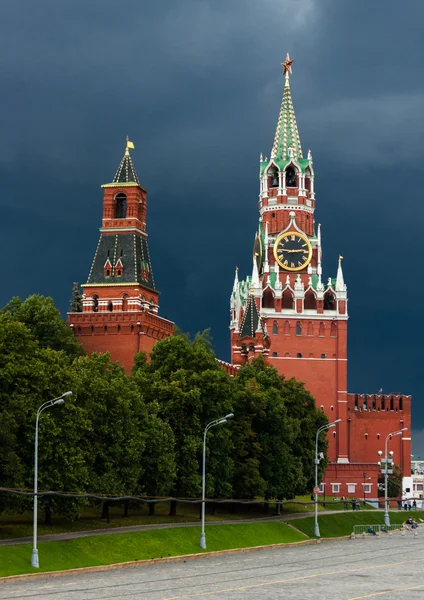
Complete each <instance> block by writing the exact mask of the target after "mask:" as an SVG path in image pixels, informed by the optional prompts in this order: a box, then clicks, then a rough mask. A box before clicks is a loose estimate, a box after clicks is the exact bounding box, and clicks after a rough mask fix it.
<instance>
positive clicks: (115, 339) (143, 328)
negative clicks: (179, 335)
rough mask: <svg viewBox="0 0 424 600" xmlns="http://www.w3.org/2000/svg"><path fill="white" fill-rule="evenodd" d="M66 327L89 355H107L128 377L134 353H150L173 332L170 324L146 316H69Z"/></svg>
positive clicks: (86, 313)
mask: <svg viewBox="0 0 424 600" xmlns="http://www.w3.org/2000/svg"><path fill="white" fill-rule="evenodd" d="M68 325H69V326H70V327H72V328H73V331H74V335H75V337H76V338H78V339H79V341H80V342H81V343H82V345H83V346H84V348H85V349H86V350H87V352H88V353H89V354H91V353H92V352H109V353H110V356H111V358H112V360H116V361H118V362H119V363H120V364H121V365H122V366H123V367H124V368H125V370H126V371H127V372H128V373H129V372H130V371H131V368H132V365H133V362H134V355H135V354H136V353H137V352H140V351H141V350H143V351H144V352H147V353H150V352H151V351H152V349H153V346H154V345H155V343H156V342H157V341H158V340H161V339H163V338H165V337H168V336H170V335H172V333H173V331H174V323H172V322H171V321H167V320H166V319H163V318H162V317H159V316H157V315H154V314H150V313H149V312H131V311H127V312H118V311H117V312H113V313H109V312H102V313H101V312H97V313H94V312H90V313H88V312H82V313H69V314H68Z"/></svg>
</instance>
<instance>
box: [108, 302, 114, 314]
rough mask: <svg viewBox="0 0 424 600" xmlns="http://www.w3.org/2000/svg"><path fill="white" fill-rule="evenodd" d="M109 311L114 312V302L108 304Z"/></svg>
mask: <svg viewBox="0 0 424 600" xmlns="http://www.w3.org/2000/svg"><path fill="white" fill-rule="evenodd" d="M107 309H108V311H109V312H112V311H113V303H112V302H109V303H108V305H107Z"/></svg>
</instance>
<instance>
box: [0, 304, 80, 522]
mask: <svg viewBox="0 0 424 600" xmlns="http://www.w3.org/2000/svg"><path fill="white" fill-rule="evenodd" d="M0 381H1V385H0V480H1V481H2V484H3V485H5V486H9V487H29V488H31V487H32V484H33V465H34V435H35V417H36V413H37V410H38V408H39V407H40V405H41V404H42V403H43V402H45V401H46V400H49V399H51V398H54V397H56V396H59V395H61V394H62V393H63V392H65V391H67V390H68V389H72V383H73V378H72V373H71V369H70V363H69V360H68V358H67V357H66V355H65V354H64V353H63V352H55V351H53V350H50V349H46V348H41V347H40V346H39V344H38V343H37V341H35V340H34V339H33V336H32V334H31V331H30V330H29V329H28V328H27V327H26V326H25V325H24V324H23V323H20V322H18V321H15V320H13V317H12V315H11V314H9V313H7V312H5V313H1V314H0ZM69 404H72V399H69V398H68V399H67V403H66V405H65V406H66V408H64V409H62V410H61V409H59V408H58V407H55V408H52V409H51V410H46V411H45V412H43V414H42V416H41V417H40V423H39V467H40V468H39V488H40V489H46V488H48V489H55V490H56V489H59V490H66V489H69V490H73V489H78V487H79V486H81V484H82V482H83V481H84V461H83V457H82V456H81V452H80V448H79V445H78V442H79V439H80V437H81V433H80V432H79V431H78V419H77V418H76V416H75V414H74V413H73V411H72V410H71V408H70V406H69ZM2 502H3V509H4V508H8V509H9V510H12V509H13V510H14V511H15V512H19V510H24V509H25V508H26V507H28V505H29V501H28V500H27V501H24V500H21V499H20V498H19V497H17V496H9V495H7V496H6V495H4V496H2ZM52 504H53V501H52V500H49V501H45V500H44V499H41V500H40V508H41V509H42V508H46V507H51V506H52ZM67 506H68V507H70V511H71V512H72V510H74V509H75V505H74V506H73V508H72V503H69V504H67ZM62 509H63V506H62ZM74 512H75V511H74Z"/></svg>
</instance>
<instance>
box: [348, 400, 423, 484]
mask: <svg viewBox="0 0 424 600" xmlns="http://www.w3.org/2000/svg"><path fill="white" fill-rule="evenodd" d="M403 427H407V428H408V429H407V431H405V432H404V433H403V435H398V436H394V437H392V438H391V439H390V440H389V441H388V446H387V449H388V451H390V450H393V451H394V455H393V459H394V462H395V464H396V465H398V466H399V467H400V468H401V469H402V471H403V473H404V474H405V475H410V473H411V441H410V437H411V397H410V396H402V395H397V394H393V395H388V394H381V395H379V394H372V395H367V394H365V395H364V394H348V440H349V441H348V443H349V454H350V457H351V461H352V462H363V461H373V462H377V461H378V460H380V458H379V456H378V454H377V453H378V451H379V450H381V451H382V452H383V454H384V452H385V440H386V437H387V435H388V434H389V433H391V432H394V431H399V430H400V429H402V428H403Z"/></svg>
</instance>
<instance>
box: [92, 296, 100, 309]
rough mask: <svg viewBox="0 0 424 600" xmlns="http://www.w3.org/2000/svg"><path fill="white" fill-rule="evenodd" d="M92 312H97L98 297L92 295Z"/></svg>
mask: <svg viewBox="0 0 424 600" xmlns="http://www.w3.org/2000/svg"><path fill="white" fill-rule="evenodd" d="M93 312H99V297H98V296H93Z"/></svg>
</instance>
